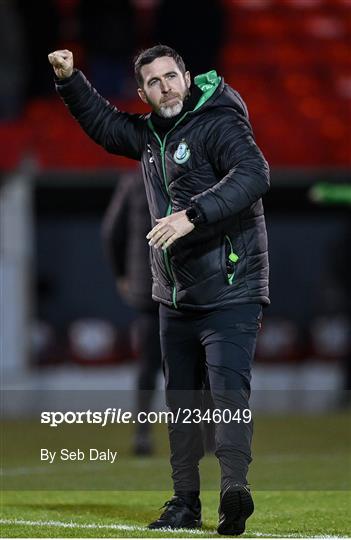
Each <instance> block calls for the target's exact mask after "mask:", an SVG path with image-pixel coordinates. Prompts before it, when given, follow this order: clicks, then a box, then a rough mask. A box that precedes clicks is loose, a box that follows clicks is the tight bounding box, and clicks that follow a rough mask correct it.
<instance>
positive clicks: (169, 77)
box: [168, 73, 177, 79]
mask: <svg viewBox="0 0 351 540" xmlns="http://www.w3.org/2000/svg"><path fill="white" fill-rule="evenodd" d="M176 76H177V75H176V74H175V73H170V74H169V75H168V79H174V78H175V77H176Z"/></svg>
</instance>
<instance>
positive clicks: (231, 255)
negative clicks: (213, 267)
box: [225, 235, 239, 285]
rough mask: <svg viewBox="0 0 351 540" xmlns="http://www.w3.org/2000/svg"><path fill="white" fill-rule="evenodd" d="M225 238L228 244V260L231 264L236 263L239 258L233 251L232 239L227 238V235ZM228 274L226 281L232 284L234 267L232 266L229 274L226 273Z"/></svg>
mask: <svg viewBox="0 0 351 540" xmlns="http://www.w3.org/2000/svg"><path fill="white" fill-rule="evenodd" d="M225 239H226V240H227V242H228V243H229V246H230V253H229V255H228V259H229V260H230V262H232V263H233V264H236V263H237V262H238V260H239V255H237V254H236V253H235V252H234V251H233V244H232V241H231V239H230V238H229V236H228V235H225ZM227 276H228V283H229V285H232V284H233V281H234V277H235V268H234V272H232V273H231V274H227Z"/></svg>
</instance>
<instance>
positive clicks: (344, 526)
mask: <svg viewBox="0 0 351 540" xmlns="http://www.w3.org/2000/svg"><path fill="white" fill-rule="evenodd" d="M36 426H37V423H33V422H27V423H23V422H22V423H19V422H17V423H16V422H8V423H6V424H3V425H2V435H5V437H3V440H4V441H5V444H4V445H3V446H4V447H5V448H4V449H3V455H2V461H3V463H2V466H3V472H4V476H3V478H2V484H3V486H2V487H3V489H2V496H1V520H0V526H1V536H2V537H3V538H15V537H17V538H18V537H23V538H36V537H37V538H39V537H47V538H53V537H80V538H81V537H87V538H88V537H92V538H123V537H129V538H131V537H133V538H148V537H154V538H157V537H159V538H161V537H162V538H163V537H171V538H172V537H173V538H180V537H185V538H193V537H194V538H202V537H216V536H218V535H217V534H216V525H217V518H218V514H217V508H218V497H219V494H218V483H219V482H218V481H219V468H218V463H217V460H216V458H215V457H214V456H210V455H207V456H206V457H205V458H204V459H203V460H202V462H201V478H202V492H201V500H202V505H203V528H202V530H200V531H175V532H167V531H161V532H155V531H148V530H147V529H146V525H147V524H148V523H149V522H150V521H152V520H154V519H155V518H156V517H158V515H159V513H160V510H159V508H160V507H161V506H162V504H163V503H164V502H165V500H166V499H167V498H169V497H170V496H171V495H172V493H171V491H170V489H171V483H170V469H169V464H168V443H167V438H166V436H165V435H166V433H165V427H164V426H157V427H155V429H154V435H155V439H156V442H157V444H156V446H157V452H156V455H155V456H154V457H152V458H136V457H134V456H132V455H131V453H130V445H131V436H132V433H131V428H130V427H124V429H123V430H122V432H120V433H119V434H118V437H116V431H115V426H112V427H111V429H110V428H108V429H107V428H106V429H105V430H104V431H103V434H104V435H103V439H104V440H103V441H100V442H101V445H102V447H104V446H105V447H107V445H108V446H110V447H111V448H116V449H118V452H119V458H118V462H117V463H116V464H114V465H111V464H90V465H89V464H86V465H85V466H84V465H82V464H78V463H70V464H67V463H65V464H56V465H53V466H52V467H51V468H50V466H49V465H47V464H43V465H41V464H38V459H37V455H36V454H37V444H38V439H39V438H40V437H41V440H40V443H42V436H43V433H42V432H41V433H40V434H39V433H37V432H36V430H37V427H36ZM78 432H79V430H77V429H75V430H74V432H73V431H72V430H70V436H69V438H67V434H65V435H64V432H63V430H61V431H58V430H56V431H55V432H53V431H52V430H51V431H50V437H51V446H53V445H56V446H57V448H60V447H62V446H65V447H68V448H77V447H79V448H84V446H86V447H87V448H88V447H89V445H90V446H91V435H90V434H89V433H88V434H87V433H86V432H83V431H81V433H80V434H79V433H78ZM53 433H54V435H53ZM100 433H102V432H100ZM74 437H76V439H74ZM116 438H117V442H116ZM45 442H47V441H45ZM350 449H351V446H350V417H349V415H347V414H346V413H335V414H330V415H323V416H307V417H301V416H300V417H297V416H295V417H294V416H290V417H286V416H276V417H273V416H272V417H269V416H267V417H258V418H256V419H255V442H254V447H253V455H254V461H253V463H252V466H251V469H250V478H249V480H250V483H251V489H252V491H253V495H254V500H255V506H256V509H255V513H254V514H253V516H252V517H251V518H250V519H249V520H248V522H247V529H246V533H245V534H244V535H243V537H259V538H262V537H267V538H274V537H288V538H295V537H296V538H298V537H316V536H318V537H321V536H323V537H349V535H350V531H351V519H350V517H351V492H350V480H351V452H350ZM40 467H43V468H42V470H41V468H40ZM92 485H93V486H94V489H89V486H92ZM40 487H44V488H45V489H44V488H43V489H39V488H40ZM167 490H169V491H167Z"/></svg>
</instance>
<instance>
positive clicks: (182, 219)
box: [146, 210, 195, 249]
mask: <svg viewBox="0 0 351 540" xmlns="http://www.w3.org/2000/svg"><path fill="white" fill-rule="evenodd" d="M156 221H157V225H155V227H154V228H153V229H151V231H150V232H149V234H148V235H147V236H146V238H147V239H148V240H149V246H154V247H155V248H159V247H161V246H162V248H163V249H167V248H168V247H169V246H170V245H172V244H173V242H174V241H175V240H178V238H181V237H182V236H185V235H186V234H189V233H190V232H191V231H192V230H193V229H194V228H195V225H194V224H193V223H191V222H190V221H189V219H188V218H187V216H186V214H185V210H182V211H181V212H175V213H174V214H171V215H170V216H166V217H164V218H161V219H156Z"/></svg>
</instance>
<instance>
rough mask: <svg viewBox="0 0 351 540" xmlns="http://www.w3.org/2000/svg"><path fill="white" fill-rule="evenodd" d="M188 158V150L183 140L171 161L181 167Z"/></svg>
mask: <svg viewBox="0 0 351 540" xmlns="http://www.w3.org/2000/svg"><path fill="white" fill-rule="evenodd" d="M189 158H190V148H189V146H188V145H187V143H186V142H185V140H184V139H183V140H182V141H181V142H180V143H179V145H178V148H177V150H176V151H175V152H174V155H173V159H174V161H175V162H176V163H178V164H179V165H181V164H182V163H185V162H186V161H188V159H189Z"/></svg>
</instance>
